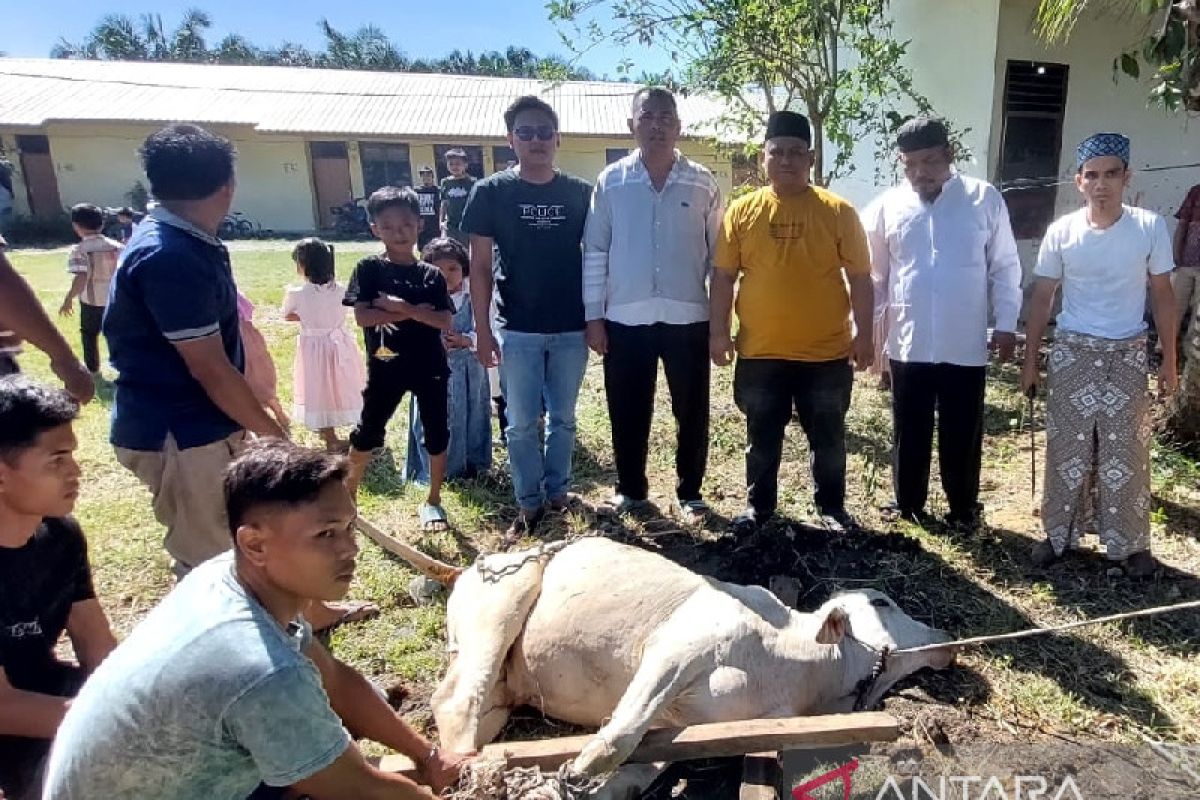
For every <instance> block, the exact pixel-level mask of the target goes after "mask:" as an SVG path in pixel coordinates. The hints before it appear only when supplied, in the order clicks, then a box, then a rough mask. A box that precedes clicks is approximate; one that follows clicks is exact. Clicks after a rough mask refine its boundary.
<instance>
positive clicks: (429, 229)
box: [414, 164, 442, 250]
mask: <svg viewBox="0 0 1200 800" xmlns="http://www.w3.org/2000/svg"><path fill="white" fill-rule="evenodd" d="M418 174H419V175H420V176H421V185H420V186H418V187H416V189H415V190H414V191H415V192H416V193H417V199H418V200H420V201H421V233H420V235H419V236H418V237H417V249H418V250H424V249H425V245H427V244H429V243H430V242H432V241H433V240H434V239H436V238H437V237H438V235H439V234H440V233H441V225H440V222H439V219H438V217H439V215H440V214H441V199H442V190H441V189H440V188H439V187H438V185H437V180H436V179H435V178H434V174H433V167H431V166H429V165H428V164H426V165H424V166H422V167H421V170H420V172H419V173H418Z"/></svg>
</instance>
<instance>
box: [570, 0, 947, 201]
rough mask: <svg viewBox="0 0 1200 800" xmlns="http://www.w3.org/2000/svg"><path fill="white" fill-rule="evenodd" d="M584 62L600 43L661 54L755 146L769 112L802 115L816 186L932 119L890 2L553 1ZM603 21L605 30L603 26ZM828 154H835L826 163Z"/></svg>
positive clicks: (844, 172) (830, 179)
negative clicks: (866, 150)
mask: <svg viewBox="0 0 1200 800" xmlns="http://www.w3.org/2000/svg"><path fill="white" fill-rule="evenodd" d="M546 5H547V10H548V11H549V13H550V16H551V19H554V20H556V21H558V22H560V23H561V24H564V25H568V26H572V27H573V28H574V31H573V33H574V34H575V36H573V37H571V36H568V35H566V34H564V36H563V40H564V41H568V40H570V39H574V40H575V41H582V42H583V44H582V45H579V46H577V47H576V52H577V53H580V54H581V53H583V52H585V51H586V50H587V49H588V48H590V47H592V46H595V45H596V44H598V43H599V42H602V41H608V42H611V43H616V44H618V45H621V46H625V45H628V44H631V43H637V44H641V45H648V46H657V47H662V48H665V49H666V50H667V51H668V52H670V53H671V55H672V57H673V59H674V60H675V61H676V63H677V64H680V65H681V78H682V83H683V84H684V85H685V86H686V87H689V88H691V89H695V90H702V91H710V92H714V93H716V94H718V95H720V96H721V97H723V98H725V99H726V100H727V101H729V102H730V103H731V105H732V106H733V108H734V109H735V110H734V111H733V112H731V113H730V114H729V115H728V116H727V117H726V119H725V120H724V122H725V123H727V124H731V125H733V126H735V127H737V128H740V129H741V132H742V133H743V134H745V135H746V137H747V138H748V139H753V138H757V134H758V133H759V132H760V130H761V125H762V119H763V116H764V112H771V111H775V110H777V109H783V108H798V110H803V111H805V112H807V114H808V116H809V118H810V119H811V121H812V124H813V150H814V151H815V154H816V163H815V165H814V180H815V181H816V182H817V183H820V184H828V183H829V182H830V181H832V180H833V179H835V178H838V177H842V176H845V175H847V174H849V173H850V172H852V171H853V165H852V163H851V158H852V156H853V151H854V147H855V144H856V143H858V142H861V141H873V142H875V143H876V146H877V149H878V150H879V151H880V153H882V152H883V150H885V149H886V148H887V147H888V145H889V144H890V139H891V134H892V133H893V131H894V129H895V127H896V126H897V125H898V124H899V122H901V121H902V120H903V119H904V118H905V117H904V116H903V115H904V113H911V112H914V111H915V112H929V111H930V110H931V109H930V104H929V102H928V101H927V100H926V99H925V98H924V97H923V96H922V95H920V94H919V93H918V92H917V91H916V90H915V89H914V88H913V83H912V76H911V73H910V72H909V70H908V68H907V67H906V66H905V65H904V63H903V61H904V55H905V51H906V47H907V44H906V43H903V42H898V41H896V40H895V39H894V38H893V36H892V25H891V21H890V19H889V18H888V16H887V14H886V11H887V5H888V0H774V1H772V0H549V2H547V4H546ZM600 19H603V20H606V21H605V22H600V21H599V20H600ZM826 143H829V144H831V145H833V147H834V148H835V149H834V150H833V152H832V153H830V152H827V148H826V147H825V145H826Z"/></svg>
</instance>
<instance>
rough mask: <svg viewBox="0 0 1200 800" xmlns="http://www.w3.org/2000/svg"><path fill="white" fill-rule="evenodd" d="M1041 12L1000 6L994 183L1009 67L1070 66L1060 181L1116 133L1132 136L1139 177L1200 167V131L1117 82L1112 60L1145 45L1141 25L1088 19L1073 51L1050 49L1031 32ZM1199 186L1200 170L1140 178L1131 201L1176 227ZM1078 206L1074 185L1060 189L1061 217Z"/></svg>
mask: <svg viewBox="0 0 1200 800" xmlns="http://www.w3.org/2000/svg"><path fill="white" fill-rule="evenodd" d="M1036 8H1037V0H1003V2H1002V3H1001V9H1000V27H999V31H1000V36H999V45H998V48H997V52H996V64H995V82H996V93H995V100H994V104H993V114H992V125H993V130H994V131H995V136H994V137H993V140H992V146H991V150H990V157H989V175H990V176H992V177H993V178H994V177H995V175H996V173H997V171H998V169H999V154H1000V131H1001V129H1002V122H1003V120H1002V113H1003V102H1004V98H1003V90H1004V73H1005V67H1006V64H1007V62H1008V61H1009V60H1026V59H1027V60H1031V61H1048V62H1053V63H1059V64H1067V65H1069V67H1070V74H1069V78H1068V85H1067V108H1066V117H1065V119H1064V122H1063V135H1062V160H1061V163H1060V167H1059V177H1060V178H1063V179H1070V178H1071V176H1073V175H1074V174H1075V147H1076V145H1078V143H1079V142H1080V141H1081V140H1083V139H1085V138H1086V137H1088V136H1089V135H1091V134H1093V133H1096V132H1098V131H1117V132H1119V133H1124V134H1125V135H1127V136H1129V137H1130V139H1131V140H1132V142H1133V153H1132V162H1133V167H1134V169H1135V170H1138V169H1139V168H1142V167H1161V166H1173V165H1179V164H1189V163H1195V162H1200V128H1197V127H1196V126H1195V125H1194V124H1193V127H1192V128H1191V129H1190V130H1189V128H1188V125H1187V117H1186V115H1183V114H1180V115H1178V116H1172V115H1169V114H1167V113H1165V112H1164V111H1162V110H1161V109H1159V108H1156V107H1147V104H1146V95H1147V92H1148V91H1149V83H1148V82H1146V81H1141V82H1138V81H1134V80H1132V79H1130V78H1128V77H1126V76H1124V75H1122V76H1121V77H1120V78H1119V79H1118V80H1117V81H1116V82H1115V83H1114V82H1113V76H1112V60H1113V56H1115V55H1116V54H1118V53H1120V52H1121V51H1122V50H1124V49H1125V48H1127V47H1128V46H1129V45H1131V44H1133V43H1135V42H1137V41H1139V39H1140V37H1141V33H1140V27H1139V25H1138V24H1137V23H1135V22H1134V21H1132V20H1131V18H1130V17H1128V16H1125V15H1122V14H1120V13H1115V12H1108V13H1096V12H1093V13H1089V14H1087V15H1085V16H1084V17H1083V18H1082V19H1080V21H1079V23H1078V25H1077V26H1076V28H1075V31H1074V33H1073V35H1072V37H1071V40H1070V41H1069V42H1068V43H1067V44H1065V45H1056V46H1054V47H1050V48H1048V47H1046V46H1045V45H1043V44H1042V43H1041V42H1040V41H1039V40H1038V39H1037V38H1036V36H1035V35H1034V34H1033V32H1032V25H1031V23H1032V20H1033V14H1034V11H1035V9H1036ZM1196 183H1200V167H1191V168H1188V169H1172V170H1164V171H1155V172H1140V173H1137V174H1135V176H1134V179H1133V182H1132V184H1131V187H1130V194H1129V196H1128V197H1127V202H1136V203H1137V204H1138V205H1140V206H1143V207H1145V208H1149V209H1152V210H1154V211H1157V212H1159V213H1161V214H1163V215H1164V216H1167V217H1168V221H1169V222H1170V224H1171V225H1172V227H1173V226H1174V219H1173V215H1174V213H1175V211H1176V210H1177V209H1178V207H1179V203H1180V202H1181V201H1182V200H1183V197H1184V194H1185V193H1186V192H1187V189H1188V187H1190V186H1192V185H1194V184H1196ZM1079 204H1080V200H1079V194H1078V192H1077V191H1076V189H1075V187H1074V186H1072V185H1065V186H1061V187H1060V188H1059V191H1058V199H1057V211H1058V213H1065V212H1067V211H1070V210H1072V209H1075V208H1078V207H1079Z"/></svg>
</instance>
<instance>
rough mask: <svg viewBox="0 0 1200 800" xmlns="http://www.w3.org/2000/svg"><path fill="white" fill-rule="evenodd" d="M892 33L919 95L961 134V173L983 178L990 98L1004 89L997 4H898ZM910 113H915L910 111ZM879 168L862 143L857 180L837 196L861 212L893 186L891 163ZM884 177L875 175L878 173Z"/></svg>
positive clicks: (953, 0) (841, 183)
mask: <svg viewBox="0 0 1200 800" xmlns="http://www.w3.org/2000/svg"><path fill="white" fill-rule="evenodd" d="M890 8H891V13H892V21H893V34H894V36H895V38H896V39H897V40H898V41H907V42H908V50H907V54H906V58H905V62H906V63H907V65H908V67H909V69H910V70H911V72H912V76H913V84H914V88H915V89H916V90H917V91H918V92H919V93H921V94H923V95H924V96H925V97H927V98H928V99H929V101H930V102H931V103H932V104H933V107H934V109H935V110H936V112H937V113H939V114H941V115H942V116H944V117H946V118H947V119H948V120H950V122H951V123H952V124H953V125H954V127H955V128H956V129H957V130H959V131H965V135H964V136H963V142H964V143H965V144H966V146H967V147H968V148H969V149H970V151H971V153H972V159H971V160H970V161H963V162H962V163H960V164H959V168H960V169H961V170H962V171H963V172H964V173H965V174H968V175H973V176H975V177H981V178H982V177H986V176H987V174H988V162H987V157H988V153H989V150H990V146H991V139H992V110H993V96H994V95H995V94H996V93H997V92H1000V91H1002V90H1003V84H1001V85H1000V86H999V87H997V86H996V82H995V79H994V77H993V75H992V64H993V63H994V60H995V55H996V45H997V20H998V18H999V16H1000V0H893V1H892V3H891V5H890ZM907 113H912V109H908V110H907ZM886 159H887V160H886V163H885V164H879V165H877V163H876V162H877V159H876V155H875V143H874V142H870V141H865V142H861V143H860V145H859V147H858V149H857V150H856V152H855V156H854V165H855V171H854V173H853V174H852V175H851V176H850V177H849V178H847V179H841V180H838V181H836V182H835V183H834V184H833V185H832V187H831V188H832V189H833V190H834V191H836V192H838V193H839V194H841V195H843V196H844V197H846V198H847V199H849V200H850V201H851V202H852V203H854V204H855V205H856V206H857V207H859V208H862V207H863V206H865V205H866V204H867V203H869V202H870V201H871V200H872V199H873V198H874V197H875V196H876V195H877V194H879V192H880V191H882V189H883V188H885V187H887V186H890V185H891V184H892V180H891V177H890V176H891V175H892V167H893V165H894V163H895V161H894V156H891V155H890V154H889V155H888V156H887V157H886ZM877 166H880V167H882V168H883V169H882V170H881V171H882V172H883V176H881V177H877V176H876V174H875V173H876V171H877V169H876V167H877Z"/></svg>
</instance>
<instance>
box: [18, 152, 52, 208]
mask: <svg viewBox="0 0 1200 800" xmlns="http://www.w3.org/2000/svg"><path fill="white" fill-rule="evenodd" d="M17 150H18V151H19V152H20V154H21V173H22V174H23V175H24V176H25V190H26V192H27V193H28V196H29V211H30V213H31V214H33V216H35V217H53V216H57V215H59V214H62V213H63V207H62V200H61V199H60V198H59V196H58V176H57V175H55V174H54V159H53V158H51V156H50V140H49V139H48V138H47V137H45V136H18V137H17Z"/></svg>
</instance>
